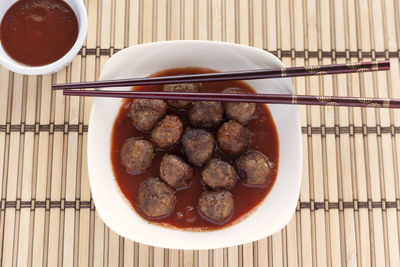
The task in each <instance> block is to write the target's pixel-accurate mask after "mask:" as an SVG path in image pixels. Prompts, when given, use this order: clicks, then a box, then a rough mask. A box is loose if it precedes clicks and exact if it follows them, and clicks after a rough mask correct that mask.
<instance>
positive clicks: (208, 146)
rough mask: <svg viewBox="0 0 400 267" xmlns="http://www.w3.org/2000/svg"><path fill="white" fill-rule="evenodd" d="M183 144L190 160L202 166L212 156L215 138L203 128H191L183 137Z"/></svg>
mask: <svg viewBox="0 0 400 267" xmlns="http://www.w3.org/2000/svg"><path fill="white" fill-rule="evenodd" d="M182 145H183V151H184V153H185V154H186V157H187V159H188V160H189V162H191V163H192V164H195V165H200V166H201V165H203V164H204V163H205V162H206V161H207V160H209V159H210V158H211V156H212V154H213V152H214V148H215V140H214V137H213V135H212V134H211V133H209V132H207V131H205V130H203V129H189V130H187V131H186V133H185V134H184V135H183V137H182Z"/></svg>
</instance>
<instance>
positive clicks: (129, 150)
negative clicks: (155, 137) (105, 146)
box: [121, 138, 154, 171]
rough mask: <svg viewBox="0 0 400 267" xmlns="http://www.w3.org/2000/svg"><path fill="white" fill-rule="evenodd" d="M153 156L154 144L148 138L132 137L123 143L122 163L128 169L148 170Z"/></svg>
mask: <svg viewBox="0 0 400 267" xmlns="http://www.w3.org/2000/svg"><path fill="white" fill-rule="evenodd" d="M153 157H154V147H153V144H152V143H151V142H149V141H147V140H144V139H134V138H130V139H127V140H125V142H124V144H123V145H122V148H121V163H122V165H123V166H124V167H125V168H127V169H128V170H138V171H143V170H146V169H147V168H149V167H150V165H151V163H152V161H153Z"/></svg>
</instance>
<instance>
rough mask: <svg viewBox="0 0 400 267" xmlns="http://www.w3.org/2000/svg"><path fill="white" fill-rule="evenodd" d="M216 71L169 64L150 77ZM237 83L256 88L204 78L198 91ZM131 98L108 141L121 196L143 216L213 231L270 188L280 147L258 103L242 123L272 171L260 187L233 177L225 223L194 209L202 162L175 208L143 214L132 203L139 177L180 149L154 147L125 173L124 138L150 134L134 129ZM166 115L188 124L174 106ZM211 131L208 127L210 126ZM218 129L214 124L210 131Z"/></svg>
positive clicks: (249, 208) (153, 172)
mask: <svg viewBox="0 0 400 267" xmlns="http://www.w3.org/2000/svg"><path fill="white" fill-rule="evenodd" d="M210 72H215V71H213V70H210V69H202V68H181V69H170V70H165V71H161V72H159V73H156V74H153V75H151V76H153V77H154V76H170V75H181V74H196V73H210ZM231 87H236V88H237V87H240V88H243V89H246V90H247V91H249V92H251V93H255V91H254V90H253V89H252V88H251V87H250V86H249V85H248V84H246V83H244V82H242V81H226V82H208V83H202V85H201V88H200V92H203V93H207V92H221V91H223V90H224V89H226V88H231ZM132 90H135V91H162V86H160V85H156V86H137V87H134V88H133V89H132ZM130 103H131V101H130V100H125V101H124V103H123V105H122V107H121V109H120V111H119V114H118V117H117V119H116V121H115V123H114V126H113V131H112V143H111V160H112V166H113V169H114V175H115V178H116V181H117V183H118V185H119V187H120V190H121V192H122V193H123V195H124V196H125V198H126V199H127V200H128V201H129V202H130V203H131V205H132V207H133V208H134V209H135V210H136V211H137V212H138V213H139V214H140V215H141V216H142V217H144V218H145V219H146V220H148V221H151V222H153V223H159V224H162V225H164V226H169V227H176V228H180V229H188V230H215V229H218V228H221V227H225V226H227V225H230V224H232V223H234V222H237V221H239V220H240V219H242V218H244V217H245V216H246V215H247V214H249V212H251V211H252V210H253V209H254V208H255V207H256V206H257V205H258V204H259V203H260V202H261V201H262V200H263V199H264V198H265V197H266V196H267V194H268V192H269V191H270V190H271V188H272V186H273V184H274V182H275V179H276V174H277V171H278V158H279V157H278V152H279V141H278V134H277V131H276V128H275V124H274V122H273V119H272V116H271V114H270V112H269V110H268V108H267V107H266V106H265V105H262V104H257V108H256V111H255V114H254V115H253V117H252V119H251V120H250V121H249V122H248V123H247V125H246V128H248V129H249V130H250V132H251V144H250V149H256V150H259V151H261V152H262V153H263V154H264V155H265V156H267V158H268V159H269V161H270V162H271V165H272V171H271V173H270V176H269V180H268V183H267V184H266V185H265V186H263V187H248V186H245V185H244V184H243V183H242V182H241V181H240V180H237V181H236V184H235V186H234V187H233V188H232V189H230V190H229V191H230V192H231V193H232V194H233V197H234V202H235V210H234V214H233V216H232V217H231V218H230V219H229V220H228V221H227V222H226V223H225V224H223V225H217V224H215V223H213V222H211V221H209V220H207V219H206V218H204V217H203V216H202V215H201V214H200V213H199V212H198V210H197V201H198V199H199V197H200V195H201V193H202V192H203V191H204V190H205V188H206V187H205V186H204V185H203V184H202V182H201V175H200V173H201V169H202V168H201V167H198V166H192V167H193V169H194V173H193V181H192V183H191V184H190V186H189V187H188V188H185V189H182V190H178V191H177V192H176V197H177V203H176V206H175V209H174V210H173V212H172V213H171V214H170V215H169V216H167V217H165V218H162V219H151V218H148V217H146V216H145V215H144V214H143V213H142V212H141V211H140V210H139V209H138V208H136V204H135V203H136V197H137V191H138V188H139V185H140V183H141V182H142V181H144V180H146V179H147V178H149V177H159V168H160V162H161V159H162V157H163V155H164V154H165V153H173V154H179V155H182V153H181V144H180V143H178V144H176V145H175V146H174V147H172V148H171V149H168V150H160V149H157V150H156V154H155V157H154V159H153V163H152V166H151V167H150V168H149V169H147V170H145V171H143V172H141V173H135V174H134V175H131V174H129V173H128V172H127V171H126V170H125V168H124V167H123V166H122V164H121V161H120V149H121V147H122V144H123V142H124V140H125V139H127V138H131V137H144V138H146V139H149V133H144V132H141V131H140V130H138V129H137V128H135V126H133V124H132V120H131V119H130V117H129V110H130ZM167 114H174V115H177V116H179V118H180V119H181V120H182V123H183V124H184V128H185V127H186V126H189V120H188V118H187V111H185V110H176V109H173V108H171V107H168V110H167ZM208 130H209V129H208ZM209 131H210V132H212V133H214V134H216V131H217V129H213V130H209ZM214 155H218V156H219V157H220V158H221V159H223V160H227V161H229V162H231V163H233V161H234V158H233V157H229V156H227V155H226V154H224V153H223V152H221V151H220V150H219V149H218V146H217V147H216V151H215V152H214Z"/></svg>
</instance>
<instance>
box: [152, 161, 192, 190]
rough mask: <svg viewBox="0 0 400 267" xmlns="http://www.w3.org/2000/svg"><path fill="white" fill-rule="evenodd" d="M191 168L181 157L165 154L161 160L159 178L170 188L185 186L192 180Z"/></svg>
mask: <svg viewBox="0 0 400 267" xmlns="http://www.w3.org/2000/svg"><path fill="white" fill-rule="evenodd" d="M192 175H193V169H192V167H190V165H189V164H187V163H186V162H185V161H184V160H183V159H182V158H181V157H179V156H177V155H171V154H165V155H164V156H163V158H162V160H161V165H160V178H161V179H162V180H163V181H164V182H165V183H167V184H168V185H169V186H170V187H172V188H175V189H176V188H180V187H185V186H187V185H189V184H190V182H191V180H192Z"/></svg>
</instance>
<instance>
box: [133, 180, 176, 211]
mask: <svg viewBox="0 0 400 267" xmlns="http://www.w3.org/2000/svg"><path fill="white" fill-rule="evenodd" d="M175 203H176V196H175V190H173V189H171V188H169V187H168V186H167V185H166V184H165V183H163V182H162V181H161V180H160V179H158V178H148V179H147V180H145V181H143V182H142V183H141V184H140V186H139V191H138V194H137V202H136V205H137V207H138V208H139V209H140V210H141V211H142V212H143V213H144V214H145V215H146V216H147V217H150V218H160V217H164V216H167V215H169V214H170V213H171V212H172V210H173V209H174V207H175Z"/></svg>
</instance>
